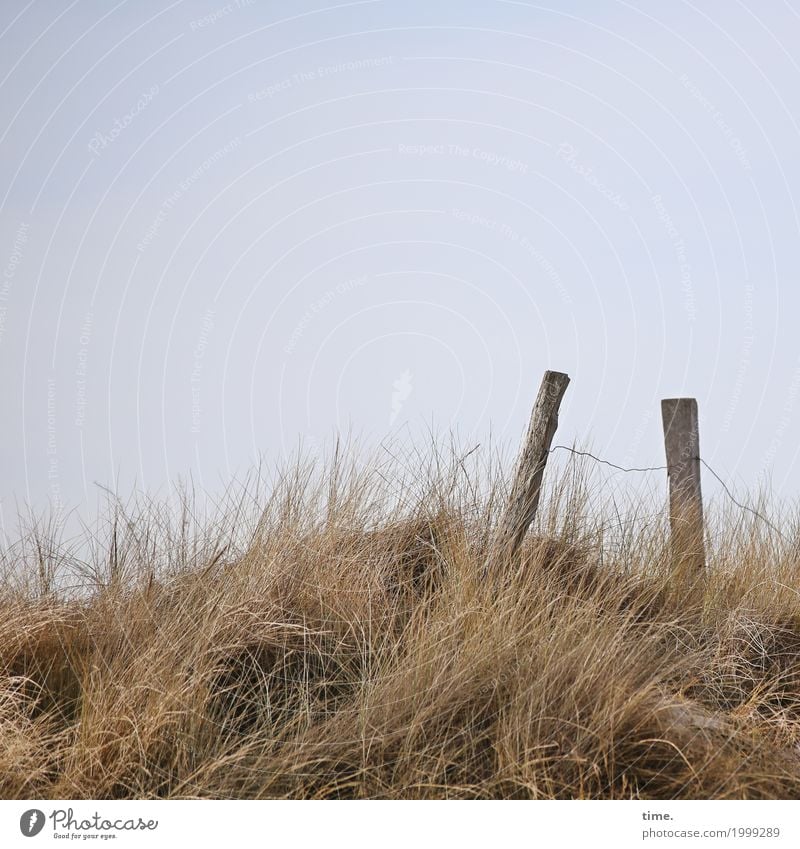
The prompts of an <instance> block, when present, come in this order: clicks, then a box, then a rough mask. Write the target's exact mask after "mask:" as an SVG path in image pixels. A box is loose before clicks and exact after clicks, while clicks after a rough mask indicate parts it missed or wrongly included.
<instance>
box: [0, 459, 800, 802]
mask: <svg viewBox="0 0 800 849" xmlns="http://www.w3.org/2000/svg"><path fill="white" fill-rule="evenodd" d="M451 453H452V456H451V455H447V456H443V455H442V454H440V453H438V452H435V454H434V456H433V457H432V458H431V457H428V458H424V457H421V456H417V457H413V458H411V460H410V461H409V460H408V458H395V460H396V462H395V463H393V465H392V468H391V469H389V468H387V466H386V464H385V463H383V461H381V462H377V461H375V462H366V463H361V464H359V463H357V462H356V461H355V460H354V459H353V458H348V456H347V454H346V452H342V451H341V450H340V449H339V448H338V446H337V450H336V452H335V454H334V456H333V459H332V460H331V461H329V462H328V463H327V464H324V465H323V466H322V467H319V466H315V465H314V464H312V463H309V462H305V461H298V462H297V463H295V464H293V465H291V466H290V468H289V469H288V471H286V472H285V473H282V474H279V475H277V476H276V477H275V479H274V480H273V481H272V482H271V483H270V485H269V486H268V487H265V486H263V483H264V482H263V480H262V479H261V478H260V477H257V478H256V479H250V480H249V481H247V482H245V484H244V485H242V486H241V487H240V488H239V489H238V491H234V490H231V492H230V493H229V494H228V495H227V496H226V498H225V499H223V500H222V501H221V502H220V503H219V504H217V505H215V506H214V509H213V510H212V511H211V515H204V516H202V517H201V516H200V515H199V513H200V511H199V509H198V506H197V503H196V501H195V499H194V498H193V497H191V496H190V495H189V494H187V493H185V492H184V494H183V497H182V498H181V499H180V500H179V502H178V505H177V507H175V506H174V505H173V507H171V508H170V507H168V506H165V505H157V504H154V503H153V502H144V503H128V504H125V505H123V504H121V503H119V502H117V501H112V504H111V510H110V514H109V516H108V518H107V520H106V523H105V524H103V523H102V522H101V523H100V524H99V525H98V526H97V527H94V528H88V527H86V528H84V534H83V536H82V538H81V539H80V540H78V541H77V542H76V541H75V540H72V541H69V542H66V543H65V542H64V541H63V540H61V539H60V538H59V537H58V533H57V529H56V528H55V526H54V525H53V524H52V523H50V524H47V523H44V524H42V523H33V524H32V526H31V527H28V528H27V530H26V531H25V532H24V533H23V534H21V536H20V540H19V541H18V542H17V543H16V544H15V545H13V546H10V547H9V548H8V549H7V550H6V551H5V552H4V553H3V555H2V569H3V574H4V580H3V584H2V591H0V669H2V679H0V795H2V796H3V797H4V798H48V797H49V798H265V797H270V798H303V799H308V798H504V799H506V798H508V799H512V798H513V799H522V798H525V799H528V798H540V799H541V798H559V799H562V798H604V799H633V798H635V799H673V798H689V799H700V798H714V799H744V798H796V797H797V796H798V794H800V593H799V592H798V590H800V563H798V548H797V546H796V545H792V544H790V543H789V542H788V541H787V539H791V538H792V533H791V529H790V528H788V527H787V525H786V523H784V524H783V527H784V530H785V531H786V533H784V534H781V533H779V532H778V531H777V530H775V529H772V528H770V527H767V526H765V525H764V524H763V523H761V524H759V521H758V519H757V518H756V517H752V516H751V517H750V518H747V517H744V518H743V515H742V514H741V513H740V512H732V511H730V510H728V511H726V510H718V511H716V513H713V518H712V519H711V520H710V522H709V540H708V543H709V552H710V556H709V563H708V567H707V569H706V571H705V572H704V573H703V575H701V576H695V578H694V579H693V580H690V581H687V580H685V579H681V580H679V579H678V578H676V576H675V575H674V574H673V571H672V558H671V554H670V547H669V538H668V533H667V525H666V521H665V517H664V515H663V510H661V508H660V506H658V505H655V506H654V505H653V504H648V503H647V502H646V499H643V500H639V501H634V502H633V503H632V505H631V506H630V509H627V510H625V511H621V509H620V505H619V493H617V492H615V493H614V494H613V497H612V498H611V499H610V500H609V499H607V498H606V499H605V500H604V495H606V494H607V493H608V491H609V490H608V488H607V487H603V488H599V489H598V488H597V487H596V486H594V485H593V484H592V479H591V475H590V474H589V473H587V472H586V471H585V469H583V468H582V467H581V466H580V465H576V464H575V462H574V461H571V462H570V463H569V464H568V465H567V467H566V468H565V469H564V470H562V472H561V474H560V475H558V474H556V475H555V477H554V476H553V475H552V474H551V475H550V480H551V483H550V488H549V491H548V494H547V498H546V499H545V501H543V503H542V507H541V510H540V516H539V517H538V519H537V523H536V526H535V527H534V528H532V530H531V533H530V534H529V536H528V538H527V540H526V542H525V545H524V547H523V551H522V552H521V554H520V556H519V558H518V559H517V560H516V561H515V562H513V563H506V564H504V565H503V569H502V570H501V571H502V579H501V580H488V579H487V575H486V570H485V568H484V567H485V563H486V558H487V555H488V554H489V552H488V550H487V545H488V543H487V541H488V540H489V539H490V538H491V530H492V527H493V525H494V523H495V522H496V520H497V514H498V509H499V507H500V506H501V505H502V503H503V498H504V496H505V489H504V484H503V481H502V478H501V476H500V474H499V472H498V470H499V469H500V468H501V466H502V464H500V463H499V462H496V461H495V460H491V462H490V461H488V460H486V459H485V458H483V459H481V457H482V455H481V454H480V453H479V452H478V453H472V454H471V455H470V456H469V465H468V464H467V462H465V458H464V456H462V455H459V454H458V453H457V452H451ZM415 464H416V465H415ZM651 507H652V508H653V509H652V510H649V508H651ZM709 512H710V513H711V512H713V511H709ZM491 571H492V572H494V571H495V570H491Z"/></svg>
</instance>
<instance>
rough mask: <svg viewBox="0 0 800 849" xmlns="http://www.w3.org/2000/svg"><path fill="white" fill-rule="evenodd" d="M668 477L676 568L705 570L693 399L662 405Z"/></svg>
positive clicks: (697, 428) (697, 424)
mask: <svg viewBox="0 0 800 849" xmlns="http://www.w3.org/2000/svg"><path fill="white" fill-rule="evenodd" d="M661 418H662V421H663V424H664V447H665V449H666V452H667V475H668V477H669V520H670V527H671V531H672V552H673V556H674V558H675V560H676V566H677V567H679V568H681V570H682V571H683V570H688V571H689V574H691V571H693V570H696V569H701V568H702V567H703V566H705V559H706V558H705V545H704V541H703V497H702V493H701V490H700V428H699V423H698V415H697V401H696V400H695V399H694V398H666V399H664V400H663V401H662V402H661Z"/></svg>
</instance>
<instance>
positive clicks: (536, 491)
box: [487, 371, 569, 571]
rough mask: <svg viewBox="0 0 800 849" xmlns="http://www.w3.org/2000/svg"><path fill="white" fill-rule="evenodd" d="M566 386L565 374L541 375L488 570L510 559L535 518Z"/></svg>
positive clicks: (492, 547)
mask: <svg viewBox="0 0 800 849" xmlns="http://www.w3.org/2000/svg"><path fill="white" fill-rule="evenodd" d="M568 384H569V377H568V376H567V375H566V374H562V373H561V372H558V371H546V372H545V373H544V378H543V379H542V385H541V387H540V388H539V394H538V396H537V397H536V403H535V404H534V406H533V412H532V413H531V420H530V424H529V425H528V434H527V436H526V437H525V442H524V444H523V446H522V450H521V451H520V455H519V458H518V460H517V466H516V470H515V472H514V480H513V483H512V485H511V494H510V495H509V499H508V504H507V505H506V508H505V510H504V512H503V515H502V517H501V519H500V522H499V524H498V527H497V531H496V533H495V537H494V540H493V543H492V545H491V546H490V549H489V557H488V562H487V567H488V569H489V570H490V571H495V569H496V566H498V565H500V564H503V563H508V562H510V561H511V560H512V559H513V558H514V556H515V555H516V553H517V551H518V550H519V547H520V545H521V544H522V540H523V539H524V538H525V534H526V533H527V530H528V527H529V526H530V524H531V522H532V521H533V519H534V517H535V516H536V510H537V508H538V506H539V495H540V493H541V489H542V477H543V475H544V468H545V466H546V464H547V457H548V455H549V453H550V444H551V443H552V441H553V435H554V434H555V432H556V428H557V427H558V409H559V407H560V406H561V399H562V398H563V397H564V392H566V389H567V385H568Z"/></svg>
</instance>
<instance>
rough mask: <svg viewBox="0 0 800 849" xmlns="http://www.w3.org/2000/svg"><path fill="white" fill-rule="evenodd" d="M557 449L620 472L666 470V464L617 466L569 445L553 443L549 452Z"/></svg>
mask: <svg viewBox="0 0 800 849" xmlns="http://www.w3.org/2000/svg"><path fill="white" fill-rule="evenodd" d="M559 449H562V450H564V451H569V453H570V454H579V455H580V456H581V457H591V458H592V460H596V461H597V462H598V463H603V464H604V465H606V466H611V467H612V468H613V469H619V470H620V471H621V472H665V471H666V470H667V467H666V466H645V467H643V468H626V467H625V466H618V465H617V464H616V463H612V462H610V461H609V460H603V459H601V458H600V457H596V456H595V455H594V454H591V453H590V452H589V451H578V450H577V449H575V448H570V447H569V445H554V446H553V447H552V448H551V449H550V453H551V454H552V453H553V451H558V450H559Z"/></svg>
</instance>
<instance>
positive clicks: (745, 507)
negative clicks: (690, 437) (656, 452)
mask: <svg viewBox="0 0 800 849" xmlns="http://www.w3.org/2000/svg"><path fill="white" fill-rule="evenodd" d="M558 450H562V451H568V452H569V453H570V454H577V455H578V456H580V457H589V458H590V459H592V460H595V461H596V462H598V463H602V464H603V465H605V466H611V468H612V469H617V470H619V471H620V472H665V471H667V470H668V468H669V467H668V466H642V467H626V466H619V465H617V464H616V463H612V462H611V461H609V460H604V459H602V457H597V456H596V455H594V454H592V453H591V452H589V451H578V450H577V449H576V448H571V447H570V446H569V445H554V446H553V447H552V448H551V449H550V451H549V452H548V453H550V454H552V453H553V452H554V451H558ZM691 459H693V460H699V461H700V462H701V463H702V464H703V466H705V468H706V469H708V471H709V472H710V473H711V474H712V475H713V476H714V477H715V478H716V479H717V481H719V483H720V484H721V486H722V489H723V491H724V492H725V494H726V495H727V496H728V498H730V500H731V501H732V502H733V503H734V504H735V505H736V506H737V507H738V508H739V509H740V510H746V511H747V512H748V513H752V514H753V515H754V516H755V517H756V518H758V519H760V520H761V521H762V522H764V523H765V524H766V525H767V526H768V527H769V528H770V529H771V530H773V531H774V532H775V533H776V534H778V536H779V537H780V538H781V539H783V540H785V539H786V535H785V534H784V533H783V532H782V531H781V530H780V529H779V528H777V527H776V526H775V525H774V524H773V523H772V522H771V521H770V520H769V519H768V518H767V517H766V516H765V515H764V514H763V513H759V511H758V510H755V509H754V508H752V507H749V506H748V505H747V504H742V502H741V501H738V500H737V499H736V498H735V497H734V495H733V493H732V492H731V491H730V489H729V488H728V485H727V484H726V483H725V481H724V480H723V479H722V478H721V477H720V476H719V475H718V474H717V473H716V472H715V471H714V469H712V468H711V466H710V465H709V464H708V463H707V462H706V461H705V460H704V459H703V458H702V457H692V458H691Z"/></svg>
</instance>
